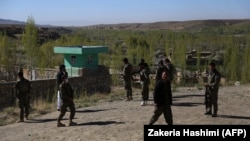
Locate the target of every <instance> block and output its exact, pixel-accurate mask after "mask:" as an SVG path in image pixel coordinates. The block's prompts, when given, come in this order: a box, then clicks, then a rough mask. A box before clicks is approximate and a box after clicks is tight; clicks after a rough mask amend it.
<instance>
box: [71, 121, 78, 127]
mask: <svg viewBox="0 0 250 141" xmlns="http://www.w3.org/2000/svg"><path fill="white" fill-rule="evenodd" d="M76 125H77V123H76V122H73V121H70V122H69V126H76Z"/></svg>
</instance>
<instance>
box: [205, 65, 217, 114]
mask: <svg viewBox="0 0 250 141" xmlns="http://www.w3.org/2000/svg"><path fill="white" fill-rule="evenodd" d="M209 67H210V72H209V76H208V84H206V85H205V86H206V87H207V88H208V90H209V93H210V99H209V101H208V105H207V109H206V113H205V115H212V117H217V111H218V91H219V85H220V79H221V74H220V73H219V72H218V71H217V69H216V65H215V63H214V62H212V63H210V64H209ZM212 109H213V110H212Z"/></svg>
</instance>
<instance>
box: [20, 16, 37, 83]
mask: <svg viewBox="0 0 250 141" xmlns="http://www.w3.org/2000/svg"><path fill="white" fill-rule="evenodd" d="M37 39H38V34H37V29H36V26H35V20H34V19H33V17H28V19H27V23H26V27H25V31H24V33H23V36H22V44H23V46H24V50H25V53H26V57H27V59H28V64H29V65H28V66H29V69H32V68H33V67H34V66H36V63H37V59H38V58H37V57H38V54H39V49H38V44H37V43H38V40H37ZM31 77H32V76H31ZM31 79H32V78H31Z"/></svg>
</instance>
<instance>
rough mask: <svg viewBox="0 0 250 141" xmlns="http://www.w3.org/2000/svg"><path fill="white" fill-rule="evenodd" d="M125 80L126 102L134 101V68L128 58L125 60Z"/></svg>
mask: <svg viewBox="0 0 250 141" xmlns="http://www.w3.org/2000/svg"><path fill="white" fill-rule="evenodd" d="M123 63H124V66H123V74H122V75H123V79H124V82H125V90H126V91H127V99H126V101H130V100H133V97H132V69H133V66H132V65H131V64H130V63H129V62H128V58H124V59H123Z"/></svg>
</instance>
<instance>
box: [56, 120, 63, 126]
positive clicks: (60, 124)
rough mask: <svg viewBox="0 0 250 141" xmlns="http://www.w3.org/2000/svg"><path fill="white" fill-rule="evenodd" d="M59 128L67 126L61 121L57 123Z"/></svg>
mask: <svg viewBox="0 0 250 141" xmlns="http://www.w3.org/2000/svg"><path fill="white" fill-rule="evenodd" d="M57 127H65V124H62V123H61V122H60V121H58V122H57Z"/></svg>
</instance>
